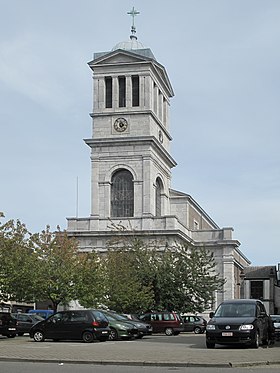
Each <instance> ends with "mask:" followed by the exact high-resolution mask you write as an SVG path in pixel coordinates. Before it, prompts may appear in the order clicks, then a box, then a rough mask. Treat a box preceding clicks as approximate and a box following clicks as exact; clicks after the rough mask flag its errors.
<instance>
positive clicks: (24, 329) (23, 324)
mask: <svg viewBox="0 0 280 373" xmlns="http://www.w3.org/2000/svg"><path fill="white" fill-rule="evenodd" d="M11 316H12V317H13V318H14V319H16V320H17V334H18V335H19V336H22V335H23V334H24V333H29V331H30V329H31V327H32V326H33V325H34V324H36V323H37V322H39V321H42V320H44V318H43V317H41V316H38V315H36V314H30V313H20V312H13V313H11Z"/></svg>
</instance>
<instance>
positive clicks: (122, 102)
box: [118, 76, 126, 107]
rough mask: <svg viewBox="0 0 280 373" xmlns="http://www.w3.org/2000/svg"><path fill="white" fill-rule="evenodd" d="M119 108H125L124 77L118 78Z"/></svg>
mask: <svg viewBox="0 0 280 373" xmlns="http://www.w3.org/2000/svg"><path fill="white" fill-rule="evenodd" d="M118 80H119V107H125V106H126V84H125V76H119V78H118Z"/></svg>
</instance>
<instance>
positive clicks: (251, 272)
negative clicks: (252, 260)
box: [243, 266, 276, 279]
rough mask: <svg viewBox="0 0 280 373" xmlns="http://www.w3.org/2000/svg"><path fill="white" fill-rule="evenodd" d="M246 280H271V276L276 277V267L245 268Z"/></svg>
mask: <svg viewBox="0 0 280 373" xmlns="http://www.w3.org/2000/svg"><path fill="white" fill-rule="evenodd" d="M243 271H244V275H245V278H247V279H248V278H252V279H253V278H254V279H258V278H259V279H264V278H269V277H270V276H271V275H273V277H274V276H276V267H275V266H256V267H247V268H244V270H243Z"/></svg>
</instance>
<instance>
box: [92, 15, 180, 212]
mask: <svg viewBox="0 0 280 373" xmlns="http://www.w3.org/2000/svg"><path fill="white" fill-rule="evenodd" d="M137 13H138V12H136V11H135V10H134V8H133V10H132V11H131V12H130V14H132V16H133V25H132V29H131V36H130V40H129V41H126V42H122V43H119V44H117V45H116V46H115V47H114V48H113V49H112V50H111V51H110V52H105V53H96V54H95V55H94V59H93V61H91V62H89V67H90V68H91V69H92V71H93V96H94V101H93V112H92V114H91V117H92V138H91V139H87V140H85V142H86V144H87V145H88V146H89V147H90V148H91V169H92V181H91V183H92V184H91V201H92V203H91V216H92V217H96V218H98V219H107V218H121V219H123V218H142V217H149V216H150V217H152V216H161V215H168V214H169V213H170V211H169V203H168V199H169V189H170V179H171V168H172V167H174V166H175V165H176V163H175V161H174V160H173V159H172V157H171V156H170V154H169V149H170V141H171V136H170V133H169V100H170V98H171V97H172V96H173V90H172V87H171V84H170V81H169V79H168V76H167V73H166V71H165V68H164V67H163V66H162V65H161V64H159V63H158V62H157V61H156V59H155V57H154V55H153V53H152V52H151V50H150V49H148V48H144V47H143V45H142V44H141V43H140V42H139V41H138V40H137V37H136V35H135V33H136V30H135V26H134V16H135V15H136V14H137Z"/></svg>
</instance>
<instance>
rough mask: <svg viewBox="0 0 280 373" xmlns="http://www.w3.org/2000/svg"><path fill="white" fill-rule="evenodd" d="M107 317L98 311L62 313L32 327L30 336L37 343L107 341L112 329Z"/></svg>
mask: <svg viewBox="0 0 280 373" xmlns="http://www.w3.org/2000/svg"><path fill="white" fill-rule="evenodd" d="M108 325H109V323H108V320H107V318H106V317H105V315H104V314H103V313H102V312H100V311H98V310H77V311H76V310H72V311H61V312H57V313H55V314H54V315H52V316H50V317H49V318H47V319H46V320H43V321H40V322H39V323H37V324H35V325H34V326H32V328H31V329H30V332H29V335H30V337H31V338H33V339H34V341H35V342H43V341H44V340H45V339H53V340H54V341H59V340H61V339H64V340H72V339H73V340H76V339H80V340H83V341H84V342H88V343H89V342H93V341H94V340H99V341H107V340H108V338H109V333H110V328H109V326H108Z"/></svg>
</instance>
